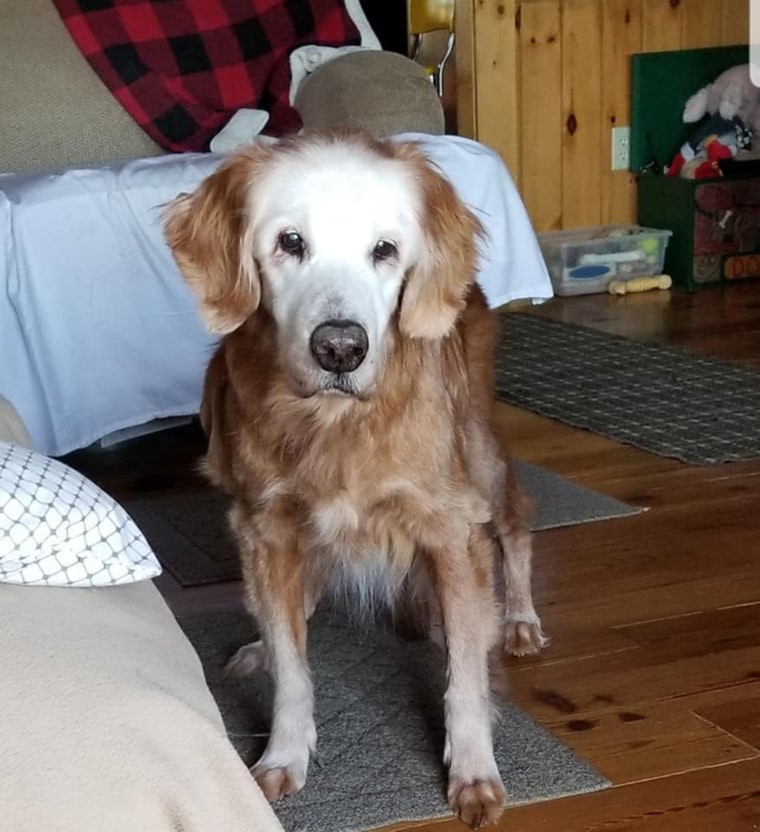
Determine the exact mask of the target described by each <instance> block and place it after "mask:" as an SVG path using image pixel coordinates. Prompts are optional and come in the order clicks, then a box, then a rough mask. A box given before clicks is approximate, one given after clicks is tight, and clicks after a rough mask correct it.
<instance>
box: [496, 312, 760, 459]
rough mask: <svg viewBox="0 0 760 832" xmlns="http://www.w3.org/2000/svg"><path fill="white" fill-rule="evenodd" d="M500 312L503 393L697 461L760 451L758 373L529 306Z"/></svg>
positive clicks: (498, 377) (670, 454) (499, 369)
mask: <svg viewBox="0 0 760 832" xmlns="http://www.w3.org/2000/svg"><path fill="white" fill-rule="evenodd" d="M500 318H501V327H502V337H501V339H500V342H499V345H498V349H497V355H496V392H497V395H498V396H499V398H500V399H502V400H503V401H505V402H509V403H510V404H514V405H517V406H519V407H523V408H526V409H528V410H533V411H535V412H536V413H540V414H542V415H543V416H549V417H551V418H553V419H558V420H559V421H561V422H565V423H566V424H569V425H573V426H574V427H579V428H584V429H585V430H588V431H591V432H592V433H597V434H601V435H602V436H607V437H609V438H611V439H614V440H616V441H618V442H624V443H627V444H630V445H635V446H636V447H638V448H642V449H644V450H646V451H649V452H651V453H655V454H660V455H661V456H667V457H675V458H676V459H680V460H681V461H683V462H688V463H691V464H694V465H706V464H710V463H716V462H730V461H737V460H747V459H757V458H759V457H760V373H758V372H756V371H754V370H750V369H747V368H744V367H741V366H738V365H736V364H731V363H728V362H724V361H718V360H716V359H711V358H704V357H702V356H698V355H694V354H693V353H689V352H686V351H684V350H680V349H675V348H673V347H663V346H659V345H657V344H650V343H646V342H643V341H633V340H630V339H627V338H622V337H620V336H616V335H608V334H606V333H603V332H598V331H596V330H593V329H589V328H587V327H581V326H576V325H574V324H567V323H562V322H559V321H553V320H549V319H547V318H542V317H539V316H537V315H532V314H530V313H505V314H503V315H501V316H500Z"/></svg>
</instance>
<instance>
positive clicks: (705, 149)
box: [667, 113, 752, 179]
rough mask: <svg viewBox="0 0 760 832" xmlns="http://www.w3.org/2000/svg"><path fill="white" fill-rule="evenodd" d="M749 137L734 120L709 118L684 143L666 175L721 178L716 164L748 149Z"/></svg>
mask: <svg viewBox="0 0 760 832" xmlns="http://www.w3.org/2000/svg"><path fill="white" fill-rule="evenodd" d="M751 140H752V134H751V132H750V131H749V130H748V129H747V127H746V126H745V125H744V122H743V121H742V120H741V119H739V118H738V117H736V116H734V117H732V118H723V116H721V115H719V114H717V113H716V114H714V115H711V116H710V118H708V119H707V121H706V122H704V123H703V124H700V125H699V126H698V127H697V128H696V129H695V130H694V132H693V133H692V134H691V136H689V139H688V141H686V142H684V144H683V145H682V146H681V149H680V150H679V151H678V153H677V154H676V156H675V158H674V159H673V161H672V162H671V163H670V165H669V167H668V171H667V173H668V176H682V177H684V178H686V179H711V178H713V177H716V176H721V175H722V174H721V170H720V167H719V162H720V161H721V160H722V159H731V158H732V157H733V156H736V154H737V153H738V152H739V151H740V150H742V149H743V148H746V147H749V145H750V143H751Z"/></svg>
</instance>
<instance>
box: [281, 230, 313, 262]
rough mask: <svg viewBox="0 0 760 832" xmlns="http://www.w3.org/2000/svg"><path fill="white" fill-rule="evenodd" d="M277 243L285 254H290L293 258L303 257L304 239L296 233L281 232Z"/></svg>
mask: <svg viewBox="0 0 760 832" xmlns="http://www.w3.org/2000/svg"><path fill="white" fill-rule="evenodd" d="M277 242H278V243H279V246H280V248H281V249H282V250H283V251H284V252H285V253H286V254H292V255H293V256H294V257H303V255H304V251H305V250H306V244H305V243H304V239H303V237H302V236H301V235H300V234H299V233H298V232H297V231H283V232H282V234H280V236H279V238H278V240H277Z"/></svg>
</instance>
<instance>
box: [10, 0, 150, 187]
mask: <svg viewBox="0 0 760 832" xmlns="http://www.w3.org/2000/svg"><path fill="white" fill-rule="evenodd" d="M163 152H164V151H163V150H162V149H161V148H160V147H159V146H158V145H157V144H156V143H155V142H153V140H152V139H150V138H149V137H148V135H147V134H146V133H145V132H144V131H143V130H142V129H141V128H140V127H139V125H138V124H137V123H136V122H135V121H134V120H133V119H132V118H131V116H130V115H129V114H128V113H127V112H126V111H125V110H124V109H123V108H122V107H121V105H120V104H119V103H118V101H116V99H115V98H114V97H113V96H112V95H111V93H110V92H109V91H108V90H107V89H106V87H105V86H104V85H103V84H102V83H101V81H100V79H99V78H98V77H97V75H96V74H95V73H94V72H93V70H92V69H90V65H89V64H88V63H87V61H86V59H85V58H84V57H83V55H82V54H81V53H80V52H79V50H78V49H77V47H76V45H75V44H74V41H73V40H72V39H71V37H70V36H69V33H68V31H67V30H66V27H65V25H64V24H63V21H62V20H61V18H60V17H59V16H58V12H57V11H56V10H55V7H54V6H53V4H52V3H51V0H0V171H14V172H15V171H27V170H46V169H52V168H58V167H62V166H64V165H78V164H82V163H90V162H101V161H104V162H105V161H111V160H114V159H130V158H137V157H140V156H156V155H158V154H159V153H163Z"/></svg>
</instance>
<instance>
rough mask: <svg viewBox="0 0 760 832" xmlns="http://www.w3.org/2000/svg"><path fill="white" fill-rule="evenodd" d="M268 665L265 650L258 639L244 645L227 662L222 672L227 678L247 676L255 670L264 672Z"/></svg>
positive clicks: (262, 643)
mask: <svg viewBox="0 0 760 832" xmlns="http://www.w3.org/2000/svg"><path fill="white" fill-rule="evenodd" d="M268 664H269V656H268V654H267V648H266V646H265V645H264V642H263V641H261V639H259V640H258V641H252V642H250V643H249V644H244V645H243V646H242V647H241V648H240V649H239V650H238V651H237V652H236V653H235V655H234V656H233V657H232V658H231V659H230V660H229V661H228V662H227V665H226V667H225V669H224V672H225V673H226V674H227V675H228V676H247V675H248V674H249V673H253V672H254V671H256V670H266V669H267V667H268Z"/></svg>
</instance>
